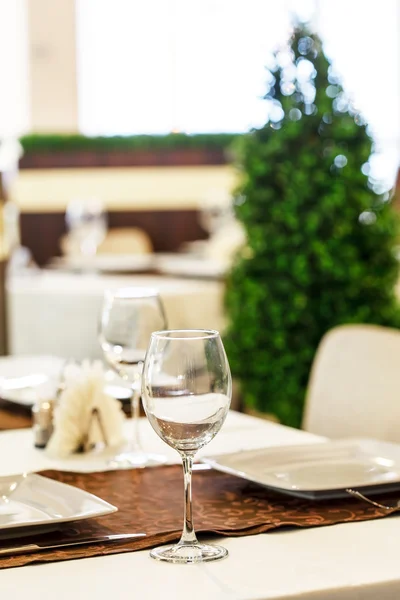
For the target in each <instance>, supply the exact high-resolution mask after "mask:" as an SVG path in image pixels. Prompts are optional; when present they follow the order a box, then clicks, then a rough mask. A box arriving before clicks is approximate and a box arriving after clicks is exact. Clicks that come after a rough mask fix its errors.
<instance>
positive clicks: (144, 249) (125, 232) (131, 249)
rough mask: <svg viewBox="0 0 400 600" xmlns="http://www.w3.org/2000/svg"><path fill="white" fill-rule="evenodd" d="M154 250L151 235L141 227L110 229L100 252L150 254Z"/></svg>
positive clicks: (100, 247)
mask: <svg viewBox="0 0 400 600" xmlns="http://www.w3.org/2000/svg"><path fill="white" fill-rule="evenodd" d="M152 251H153V244H152V243H151V239H150V237H149V235H148V234H147V233H146V232H145V231H144V230H143V229H140V228H139V227H116V228H115V229H109V230H108V232H107V235H106V238H105V240H104V241H103V242H102V243H101V244H100V246H99V249H98V253H99V254H148V253H149V252H152Z"/></svg>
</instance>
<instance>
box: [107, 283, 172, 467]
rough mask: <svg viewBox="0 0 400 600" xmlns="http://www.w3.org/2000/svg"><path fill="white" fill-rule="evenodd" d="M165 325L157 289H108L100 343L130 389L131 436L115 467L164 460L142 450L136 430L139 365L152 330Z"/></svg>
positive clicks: (139, 384) (136, 465) (139, 381)
mask: <svg viewBox="0 0 400 600" xmlns="http://www.w3.org/2000/svg"><path fill="white" fill-rule="evenodd" d="M165 326H166V318H165V311H164V307H163V304H162V302H161V299H160V297H159V295H158V293H157V290H154V289H150V288H133V287H132V288H121V289H118V290H114V291H112V290H107V291H106V292H105V295H104V300H103V307H102V312H101V321H100V332H99V337H100V344H101V348H102V350H103V353H104V356H105V359H106V361H107V362H108V364H109V365H110V366H111V367H112V368H113V369H114V370H115V371H116V372H117V373H118V375H119V376H120V377H122V379H124V380H125V381H127V382H129V384H130V386H131V389H132V397H131V405H132V417H133V436H132V438H131V440H130V444H129V447H128V448H127V449H126V450H124V451H123V452H121V453H120V454H118V455H117V456H115V457H114V458H113V459H112V461H111V464H112V466H113V467H115V468H120V469H126V468H132V467H147V466H156V465H159V464H162V463H164V462H165V458H164V457H163V456H160V455H158V454H153V453H146V452H144V450H143V449H142V445H141V442H140V432H139V416H140V395H141V380H142V368H143V362H144V358H145V354H146V349H147V346H148V344H149V340H150V337H151V334H152V332H153V331H156V330H158V329H160V328H163V327H165Z"/></svg>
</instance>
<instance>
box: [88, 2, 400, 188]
mask: <svg viewBox="0 0 400 600" xmlns="http://www.w3.org/2000/svg"><path fill="white" fill-rule="evenodd" d="M310 5H311V8H314V5H315V6H316V7H317V8H318V10H317V12H316V17H315V21H316V25H317V30H318V31H319V33H320V35H321V37H322V39H323V41H324V44H325V51H326V53H327V55H328V56H329V57H330V58H331V60H332V61H333V63H334V65H335V67H336V69H337V70H338V72H339V73H340V74H341V76H342V79H343V82H344V85H345V88H346V90H347V91H348V92H349V93H350V94H351V96H352V97H353V99H354V102H355V103H356V104H357V105H358V107H359V108H360V109H361V111H362V112H363V114H364V116H365V117H366V119H367V121H368V123H369V124H370V127H371V131H372V132H373V135H374V137H375V139H376V142H377V148H378V150H379V153H378V154H377V155H376V156H375V157H374V165H375V167H376V168H377V170H378V171H379V172H380V174H381V176H383V177H385V179H387V180H390V179H392V180H393V179H394V176H395V172H396V169H397V166H398V162H399V156H400V110H399V106H400V47H399V38H398V31H399V29H400V2H399V0H384V1H383V0H379V1H378V0H370V1H369V2H365V0H351V2H349V1H348V0H336V1H335V2H332V1H331V0H321V1H320V2H318V3H316V2H311V3H310V2H304V1H299V0H297V1H292V2H282V1H277V0H146V2H134V1H132V0H77V22H78V34H77V36H78V73H79V81H78V89H79V98H80V128H81V130H82V131H83V132H84V133H86V134H89V135H99V134H103V135H113V134H121V135H125V134H136V133H148V134H164V133H168V132H170V131H184V132H187V133H201V132H221V131H224V132H241V131H246V130H248V129H249V128H250V127H252V126H260V125H261V124H262V123H263V122H265V117H266V112H265V111H266V107H265V103H264V102H263V101H262V100H261V99H260V96H261V95H262V93H263V92H264V90H265V65H266V63H267V61H268V56H269V54H270V52H271V51H272V50H273V49H274V48H275V47H276V46H277V45H279V44H280V43H283V42H284V41H285V40H286V39H287V35H288V32H289V29H290V9H293V8H294V9H296V11H297V12H299V10H302V11H303V13H302V14H303V15H304V14H307V11H309V10H310V9H309V6H310Z"/></svg>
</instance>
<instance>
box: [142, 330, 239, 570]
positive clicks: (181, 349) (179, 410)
mask: <svg viewBox="0 0 400 600" xmlns="http://www.w3.org/2000/svg"><path fill="white" fill-rule="evenodd" d="M231 395H232V380H231V373H230V369H229V364H228V359H227V357H226V354H225V350H224V347H223V344H222V341H221V338H220V335H219V333H218V331H212V330H203V329H197V330H195V329H194V330H171V331H156V332H154V333H152V336H151V341H150V345H149V349H148V351H147V354H146V360H145V364H144V368H143V377H142V401H143V406H144V409H145V411H146V414H147V417H148V419H149V421H150V423H151V425H152V427H153V429H154V430H155V431H156V433H157V434H158V435H159V436H160V438H161V439H162V440H164V442H166V443H167V444H168V445H169V446H171V447H172V448H175V450H177V451H178V452H179V454H180V455H181V458H182V463H183V473H184V485H185V504H184V506H185V508H184V526H183V532H182V536H181V539H180V541H179V542H178V543H177V544H174V545H169V546H161V547H159V548H155V549H154V550H152V551H151V552H150V555H151V556H152V557H153V558H155V559H158V560H163V561H167V562H173V563H197V562H203V561H210V560H218V559H221V558H224V557H225V556H227V554H228V552H227V550H225V548H222V547H221V546H212V545H208V544H201V543H200V542H199V541H198V540H197V538H196V534H195V531H194V527H193V518H192V490H191V485H192V483H191V479H192V465H193V457H194V455H195V454H196V452H197V450H199V448H202V447H203V446H205V445H206V444H208V443H209V442H210V441H211V440H212V439H213V437H214V436H215V435H216V434H217V433H218V431H219V430H220V429H221V427H222V424H223V422H224V420H225V417H226V415H227V413H228V410H229V405H230V401H231Z"/></svg>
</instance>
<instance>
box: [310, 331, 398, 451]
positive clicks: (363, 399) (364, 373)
mask: <svg viewBox="0 0 400 600" xmlns="http://www.w3.org/2000/svg"><path fill="white" fill-rule="evenodd" d="M399 362H400V331H397V330H395V329H389V328H386V327H380V326H376V325H343V326H340V327H336V328H334V329H332V330H331V331H329V332H328V333H327V334H326V335H325V336H324V338H323V339H322V341H321V343H320V346H319V348H318V350H317V353H316V356H315V359H314V363H313V366H312V370H311V376H310V381H309V386H308V392H307V398H306V404H305V411H304V420H303V429H305V430H306V431H309V432H311V433H316V434H318V435H323V436H327V437H329V438H345V437H359V438H360V437H363V438H376V439H379V440H384V441H389V442H400V426H399V425H400V368H399Z"/></svg>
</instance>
